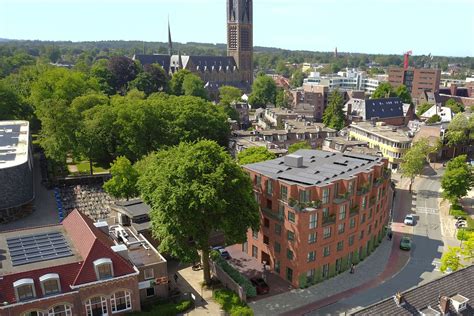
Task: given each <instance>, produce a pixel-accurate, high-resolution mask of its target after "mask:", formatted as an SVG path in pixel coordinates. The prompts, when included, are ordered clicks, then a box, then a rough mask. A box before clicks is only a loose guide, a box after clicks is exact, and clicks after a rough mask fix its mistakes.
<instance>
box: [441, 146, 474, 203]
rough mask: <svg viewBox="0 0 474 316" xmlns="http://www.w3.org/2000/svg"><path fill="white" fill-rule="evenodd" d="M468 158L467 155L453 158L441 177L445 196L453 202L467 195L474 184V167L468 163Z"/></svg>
mask: <svg viewBox="0 0 474 316" xmlns="http://www.w3.org/2000/svg"><path fill="white" fill-rule="evenodd" d="M466 159H467V156H466V155H461V156H458V157H456V158H453V159H451V161H449V162H448V164H447V166H446V171H445V172H444V174H443V176H442V178H441V188H442V189H443V197H444V198H445V199H448V200H449V201H451V202H452V203H455V202H457V201H458V200H459V199H460V198H462V197H463V196H466V195H467V192H469V190H470V189H471V188H472V186H473V185H474V173H473V169H472V167H470V166H469V165H468V164H467V163H466Z"/></svg>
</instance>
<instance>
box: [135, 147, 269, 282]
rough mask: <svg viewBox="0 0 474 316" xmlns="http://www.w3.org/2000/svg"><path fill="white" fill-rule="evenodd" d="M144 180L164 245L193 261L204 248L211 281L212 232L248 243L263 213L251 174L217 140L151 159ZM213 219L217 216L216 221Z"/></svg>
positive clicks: (156, 231) (206, 275)
mask: <svg viewBox="0 0 474 316" xmlns="http://www.w3.org/2000/svg"><path fill="white" fill-rule="evenodd" d="M147 160H148V161H147V164H146V167H143V166H142V168H143V169H144V173H143V174H142V175H141V176H140V179H139V181H138V185H139V188H140V192H141V194H142V197H143V198H144V200H145V202H146V203H148V204H149V205H150V206H151V208H152V210H151V213H150V217H151V223H152V233H153V235H154V237H155V238H156V239H158V240H159V241H160V246H159V249H160V251H162V252H168V253H170V254H172V255H173V256H176V257H177V258H179V259H180V260H182V261H187V262H192V261H194V260H196V258H197V251H200V252H201V261H202V263H203V274H204V282H205V283H206V284H208V283H209V282H210V269H209V261H208V258H209V237H210V235H211V233H212V232H214V231H221V232H223V233H224V235H225V240H226V242H227V243H229V244H234V243H242V242H244V241H245V239H246V233H247V230H248V229H249V228H252V229H254V230H258V228H259V222H260V216H259V212H258V205H257V203H256V201H255V198H254V195H253V189H252V184H251V181H250V178H249V177H248V175H247V174H246V173H245V172H244V171H243V170H242V169H241V168H240V166H238V165H237V164H236V163H235V161H234V160H233V159H232V158H231V157H230V156H229V155H228V154H227V153H226V151H225V150H224V148H222V147H220V146H219V145H218V144H217V143H215V142H213V141H208V140H202V141H199V142H196V143H181V144H180V145H178V146H175V147H172V148H169V149H168V150H162V151H159V152H158V153H156V154H153V155H152V157H151V158H148V159H147ZM210 219H212V220H210Z"/></svg>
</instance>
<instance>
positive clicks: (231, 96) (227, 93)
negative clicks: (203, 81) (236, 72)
mask: <svg viewBox="0 0 474 316" xmlns="http://www.w3.org/2000/svg"><path fill="white" fill-rule="evenodd" d="M241 97H242V91H241V90H240V89H238V88H236V87H232V86H222V87H220V88H219V99H220V102H219V103H220V104H221V105H223V106H228V105H231V104H232V103H234V102H238V101H240V100H241Z"/></svg>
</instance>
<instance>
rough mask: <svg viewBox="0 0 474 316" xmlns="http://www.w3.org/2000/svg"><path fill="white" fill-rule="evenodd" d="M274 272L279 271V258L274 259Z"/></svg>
mask: <svg viewBox="0 0 474 316" xmlns="http://www.w3.org/2000/svg"><path fill="white" fill-rule="evenodd" d="M275 272H276V273H278V274H279V273H280V260H275Z"/></svg>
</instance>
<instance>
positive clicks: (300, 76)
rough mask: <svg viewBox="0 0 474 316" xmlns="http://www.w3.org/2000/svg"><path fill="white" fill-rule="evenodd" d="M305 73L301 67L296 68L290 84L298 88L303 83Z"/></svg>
mask: <svg viewBox="0 0 474 316" xmlns="http://www.w3.org/2000/svg"><path fill="white" fill-rule="evenodd" d="M303 81H304V73H303V72H302V71H301V69H296V70H295V71H294V72H293V75H292V76H291V80H290V85H291V87H292V88H298V87H301V86H302V85H303Z"/></svg>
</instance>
